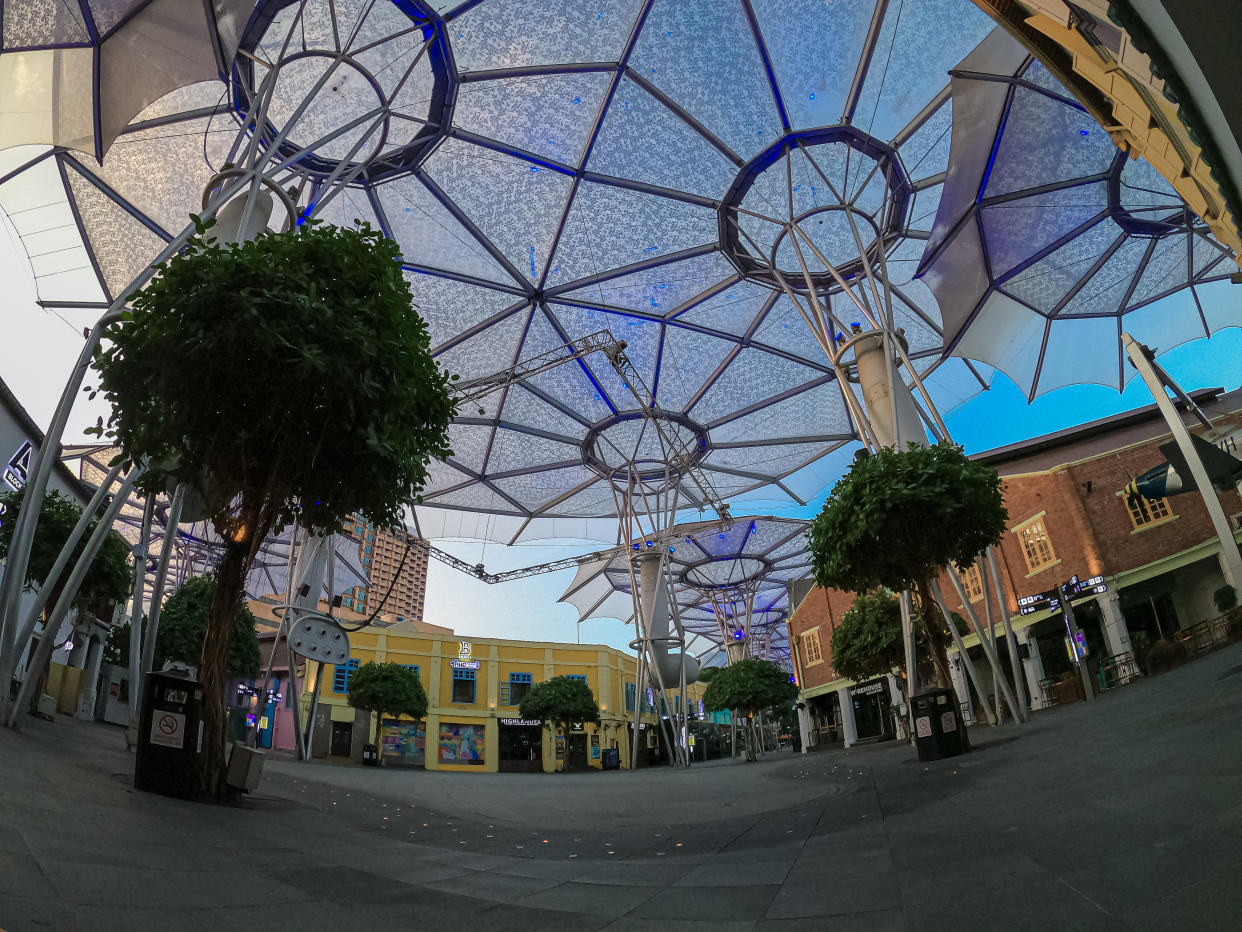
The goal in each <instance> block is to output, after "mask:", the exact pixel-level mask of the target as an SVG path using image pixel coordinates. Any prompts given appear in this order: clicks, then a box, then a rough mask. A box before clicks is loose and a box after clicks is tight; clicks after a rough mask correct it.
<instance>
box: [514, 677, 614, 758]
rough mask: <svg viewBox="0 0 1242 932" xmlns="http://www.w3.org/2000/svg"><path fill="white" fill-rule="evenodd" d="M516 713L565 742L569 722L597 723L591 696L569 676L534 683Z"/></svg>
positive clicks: (584, 687)
mask: <svg viewBox="0 0 1242 932" xmlns="http://www.w3.org/2000/svg"><path fill="white" fill-rule="evenodd" d="M518 714H519V715H520V716H522V718H533V719H538V720H539V721H541V722H544V723H546V724H547V726H548V727H549V728H551V729H552V730H553V734H554V735H555V732H556V731H558V730H559V731H560V733H561V734H563V735H565V738H566V740H567V741H568V739H569V729H570V727H571V725H572V723H573V722H583V723H584V724H585V723H586V722H590V723H592V724H594V725H598V724H599V704H598V703H596V701H595V693H593V692H591V687H590V686H588V685H587V684H586V683H585V682H583V681H582V680H576V679H573V678H572V677H569V676H554V677H552V679H550V680H544V681H543V682H542V683H536V684H535V685H534V686H532V687H531V688H530V691H529V692H527V693H526V695H525V696H523V697H522V701H521V703H520V704H519V705H518ZM562 769H564V765H563V764H562Z"/></svg>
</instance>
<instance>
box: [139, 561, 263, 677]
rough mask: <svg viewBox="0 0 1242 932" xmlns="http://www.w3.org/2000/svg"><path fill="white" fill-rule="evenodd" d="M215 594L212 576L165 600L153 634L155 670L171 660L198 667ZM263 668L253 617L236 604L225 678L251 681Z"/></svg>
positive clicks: (185, 586) (193, 581)
mask: <svg viewBox="0 0 1242 932" xmlns="http://www.w3.org/2000/svg"><path fill="white" fill-rule="evenodd" d="M215 593H216V581H215V580H214V579H213V578H212V577H210V576H195V577H194V578H193V579H191V580H189V581H187V582H186V583H185V584H183V585H182V586H181V588H180V589H178V590H177V591H176V592H174V593H173V594H172V595H171V596H169V597H168V601H167V602H165V603H164V607H163V609H161V611H160V618H159V626H158V628H159V630H158V631H156V633H155V657H154V660H153V661H152V666H153V668H154V669H156V670H162V669H163V668H164V664H165V663H166V662H168V661H170V660H171V661H175V662H176V663H182V664H185V665H186V666H188V667H194V666H198V664H199V662H200V660H201V659H202V656H203V642H204V641H205V640H206V638H207V625H208V622H209V621H210V618H211V604H212V600H213V598H214V597H215ZM143 627H144V628H145V627H146V626H145V625H144V626H143ZM262 666H263V661H262V658H261V657H260V655H259V634H258V632H257V631H256V630H255V621H254V615H253V614H251V612H250V609H248V608H247V607H246V606H245V605H244V604H241V605H238V607H237V611H236V612H235V613H234V614H233V627H232V629H231V630H230V632H229V649H228V655H227V658H226V659H225V662H224V671H225V675H226V676H228V677H229V678H230V679H253V678H254V677H256V676H258V675H259V673H260V672H262Z"/></svg>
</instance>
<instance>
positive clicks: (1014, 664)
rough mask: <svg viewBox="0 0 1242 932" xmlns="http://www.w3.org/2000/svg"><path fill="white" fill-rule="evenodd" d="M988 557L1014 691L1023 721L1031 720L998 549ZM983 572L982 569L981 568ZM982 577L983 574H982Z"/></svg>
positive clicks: (989, 551) (990, 548)
mask: <svg viewBox="0 0 1242 932" xmlns="http://www.w3.org/2000/svg"><path fill="white" fill-rule="evenodd" d="M985 553H986V555H987V563H988V569H989V571H990V572H991V576H992V585H993V587H994V589H993V591H994V592H995V593H996V605H997V608H998V610H999V611H1000V616H1001V623H1002V624H1003V625H1004V626H1005V641H1006V642H1007V643H1008V645H1009V665H1010V668H1011V669H1010V672H1011V673H1012V674H1013V691H1014V695H1015V696H1017V697H1018V708H1019V710H1020V711H1021V713H1022V721H1024V722H1025V721H1028V720H1029V719H1030V711H1031V707H1030V705H1029V704H1028V703H1027V695H1026V690H1025V689H1024V688H1023V685H1022V683H1023V677H1022V673H1021V668H1022V661H1020V660H1019V659H1018V640H1017V638H1016V637H1014V633H1013V625H1012V624H1011V622H1010V619H1009V606H1008V605H1006V604H1005V590H1004V589H1003V588H1002V587H1001V580H1000V570H999V569H997V566H996V548H995V547H989V548H988V549H987V550H986V551H985ZM980 570H982V567H980ZM980 575H981V576H982V573H980Z"/></svg>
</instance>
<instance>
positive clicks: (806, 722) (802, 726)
mask: <svg viewBox="0 0 1242 932" xmlns="http://www.w3.org/2000/svg"><path fill="white" fill-rule="evenodd" d="M799 704H800V705H801V706H802V708H800V709H798V736H799V737H800V738H801V739H802V753H803V754H805V753H806V752H807V751H809V750H810V749H811V707H810V706H809V705H807V704H806V702H802V703H799Z"/></svg>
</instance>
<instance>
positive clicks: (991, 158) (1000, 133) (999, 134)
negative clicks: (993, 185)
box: [975, 88, 1014, 204]
mask: <svg viewBox="0 0 1242 932" xmlns="http://www.w3.org/2000/svg"><path fill="white" fill-rule="evenodd" d="M1013 93H1014V92H1013V89H1012V88H1010V90H1009V96H1008V97H1006V98H1005V112H1004V113H1002V114H1001V120H1000V126H998V127H997V128H996V139H995V140H994V141H993V142H992V151H991V153H990V154H989V155H988V167H987V170H986V171H984V173H983V183H982V184H980V185H979V193H978V194H976V195H975V203H976V204H978V203H979V202H981V201H982V200H983V192H984V191H986V190H987V189H988V179H989V178H991V177H992V166H993V165H995V164H996V153H997V152H999V151H1000V144H1001V139H1003V138H1004V136H1005V124H1006V123H1008V122H1009V108H1010V107H1012V106H1013Z"/></svg>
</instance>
